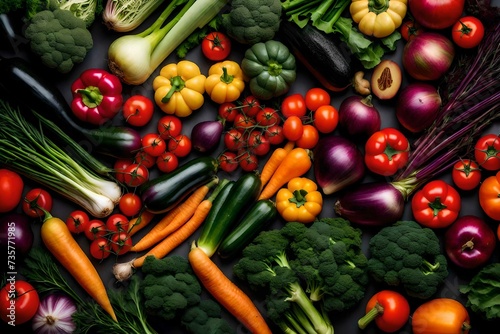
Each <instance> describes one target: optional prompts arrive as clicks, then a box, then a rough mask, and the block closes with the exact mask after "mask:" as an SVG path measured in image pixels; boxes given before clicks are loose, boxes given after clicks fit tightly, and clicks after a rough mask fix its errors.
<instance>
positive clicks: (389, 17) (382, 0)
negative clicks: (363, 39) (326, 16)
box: [349, 0, 407, 38]
mask: <svg viewBox="0 0 500 334" xmlns="http://www.w3.org/2000/svg"><path fill="white" fill-rule="evenodd" d="M406 2H407V0H352V2H351V6H350V7H349V11H350V13H351V17H352V20H353V21H354V22H356V23H358V29H359V31H361V32H362V33H363V34H365V35H368V36H374V37H377V38H383V37H387V36H389V35H390V34H392V33H393V32H394V31H395V30H396V29H397V28H399V26H401V23H402V22H403V19H404V17H405V16H406V10H407V6H406Z"/></svg>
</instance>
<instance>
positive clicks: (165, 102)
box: [153, 60, 207, 117]
mask: <svg viewBox="0 0 500 334" xmlns="http://www.w3.org/2000/svg"><path fill="white" fill-rule="evenodd" d="M206 79H207V78H206V76H205V75H203V74H201V71H200V68H199V67H198V65H196V64H195V63H193V62H191V61H189V60H181V61H180V62H178V63H177V64H175V63H172V64H168V65H165V66H164V67H163V68H162V69H161V70H160V74H159V75H158V76H157V77H156V78H155V79H154V80H153V89H154V91H155V94H154V100H155V102H156V104H157V105H158V107H160V109H161V110H163V112H165V113H167V114H174V115H176V116H178V117H186V116H189V115H191V113H192V112H193V110H197V109H199V108H201V106H202V105H203V103H204V102H205V98H204V95H203V94H204V93H205V81H206Z"/></svg>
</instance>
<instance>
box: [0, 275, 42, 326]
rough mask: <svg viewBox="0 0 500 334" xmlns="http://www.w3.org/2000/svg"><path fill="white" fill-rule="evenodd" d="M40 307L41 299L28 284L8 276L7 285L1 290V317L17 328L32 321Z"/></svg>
mask: <svg viewBox="0 0 500 334" xmlns="http://www.w3.org/2000/svg"><path fill="white" fill-rule="evenodd" d="M39 305H40V297H39V296H38V292H37V291H36V290H35V288H34V287H33V286H32V285H31V284H30V283H28V282H26V281H23V280H20V279H18V278H16V277H12V276H7V284H6V285H5V286H4V287H3V288H2V290H0V316H1V318H2V320H3V321H5V322H6V323H9V324H13V325H15V326H18V325H21V324H24V323H26V322H28V321H30V320H31V318H33V317H34V316H35V314H36V311H37V310H38V306H39Z"/></svg>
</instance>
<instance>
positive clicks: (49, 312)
mask: <svg viewBox="0 0 500 334" xmlns="http://www.w3.org/2000/svg"><path fill="white" fill-rule="evenodd" d="M75 312H76V304H75V303H74V302H73V300H72V299H71V298H69V297H68V296H65V295H60V294H52V295H48V296H47V297H45V298H43V299H42V300H41V301H40V306H39V307H38V311H37V312H36V314H35V316H34V317H33V319H32V329H33V331H34V332H35V333H37V334H65V333H68V334H69V333H73V332H74V331H75V330H76V325H75V323H74V322H73V319H72V315H73V313H75ZM89 321H92V319H89Z"/></svg>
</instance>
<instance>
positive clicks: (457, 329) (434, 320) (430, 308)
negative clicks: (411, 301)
mask: <svg viewBox="0 0 500 334" xmlns="http://www.w3.org/2000/svg"><path fill="white" fill-rule="evenodd" d="M411 324H412V329H413V332H412V333H413V334H436V333H442V334H445V333H446V334H468V333H469V329H464V324H466V326H467V325H468V326H469V328H470V318H469V313H468V312H467V309H466V308H465V307H464V306H463V305H462V304H461V303H460V302H458V301H456V300H454V299H451V298H434V299H431V300H430V301H427V302H425V303H423V304H421V305H420V306H419V307H417V309H416V310H415V312H413V315H412V320H411Z"/></svg>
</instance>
